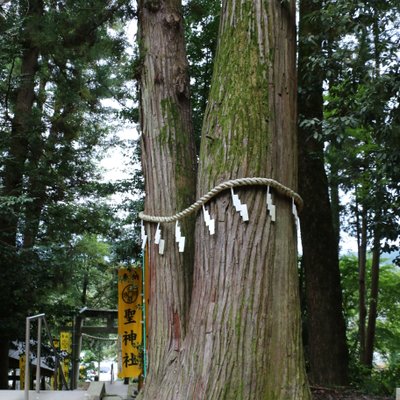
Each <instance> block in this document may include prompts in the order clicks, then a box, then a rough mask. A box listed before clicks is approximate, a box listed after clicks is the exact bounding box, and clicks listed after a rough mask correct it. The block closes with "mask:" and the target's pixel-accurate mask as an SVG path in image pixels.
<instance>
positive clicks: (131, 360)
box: [118, 268, 143, 378]
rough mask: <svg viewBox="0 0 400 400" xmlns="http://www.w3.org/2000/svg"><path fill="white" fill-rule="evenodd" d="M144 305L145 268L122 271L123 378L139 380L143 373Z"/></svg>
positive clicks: (120, 285)
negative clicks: (143, 274) (143, 269)
mask: <svg viewBox="0 0 400 400" xmlns="http://www.w3.org/2000/svg"><path fill="white" fill-rule="evenodd" d="M142 303H143V299H142V269H141V268H127V269H120V270H118V336H119V341H120V343H121V355H120V357H121V359H120V365H121V371H120V373H119V377H120V378H137V377H139V376H140V374H141V373H142V364H143V361H142V351H141V346H142V319H143V315H142Z"/></svg>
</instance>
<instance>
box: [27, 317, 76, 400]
mask: <svg viewBox="0 0 400 400" xmlns="http://www.w3.org/2000/svg"><path fill="white" fill-rule="evenodd" d="M33 321H38V330H37V354H36V393H39V392H40V380H41V375H40V357H41V347H42V328H43V325H44V328H45V331H46V333H47V337H48V339H49V341H50V347H51V348H52V350H53V353H54V358H55V362H56V368H57V370H59V371H60V377H61V380H62V388H63V389H65V390H68V384H67V381H66V379H65V376H64V373H63V370H62V368H61V363H60V358H59V356H58V353H57V351H56V349H55V347H54V344H53V338H52V336H51V333H50V330H49V327H48V325H47V321H46V315H45V314H37V315H33V316H31V317H27V318H26V331H25V357H26V358H25V359H26V365H25V400H29V386H30V368H29V364H30V362H29V360H30V340H31V337H30V336H31V322H33Z"/></svg>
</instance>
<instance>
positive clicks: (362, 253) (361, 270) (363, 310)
mask: <svg viewBox="0 0 400 400" xmlns="http://www.w3.org/2000/svg"><path fill="white" fill-rule="evenodd" d="M361 207H362V209H361V211H360V210H359V209H357V210H356V212H357V231H358V233H357V236H358V308H359V309H358V337H359V343H360V361H361V363H363V364H364V363H365V335H366V319H367V305H366V269H367V212H366V209H365V206H361Z"/></svg>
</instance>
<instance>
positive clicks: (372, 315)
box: [364, 212, 381, 368]
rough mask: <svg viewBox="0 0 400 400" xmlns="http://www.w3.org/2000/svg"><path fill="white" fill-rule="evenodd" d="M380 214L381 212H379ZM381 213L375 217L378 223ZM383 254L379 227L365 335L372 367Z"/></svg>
mask: <svg viewBox="0 0 400 400" xmlns="http://www.w3.org/2000/svg"><path fill="white" fill-rule="evenodd" d="M378 215H379V212H378ZM379 219H380V215H379V216H377V217H376V218H375V223H376V224H378V221H379ZM380 256H381V245H380V233H379V228H378V227H376V228H375V230H374V244H373V248H372V265H371V289H370V296H369V309H368V324H367V331H366V337H365V355H364V361H365V365H367V366H368V367H369V368H372V362H373V358H374V344H375V331H376V318H377V316H378V297H379V263H380Z"/></svg>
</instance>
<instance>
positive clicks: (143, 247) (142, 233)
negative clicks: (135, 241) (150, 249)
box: [140, 220, 147, 250]
mask: <svg viewBox="0 0 400 400" xmlns="http://www.w3.org/2000/svg"><path fill="white" fill-rule="evenodd" d="M140 232H141V237H142V250H144V249H145V247H146V243H147V235H146V231H145V229H144V224H143V220H142V223H141V225H140Z"/></svg>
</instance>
